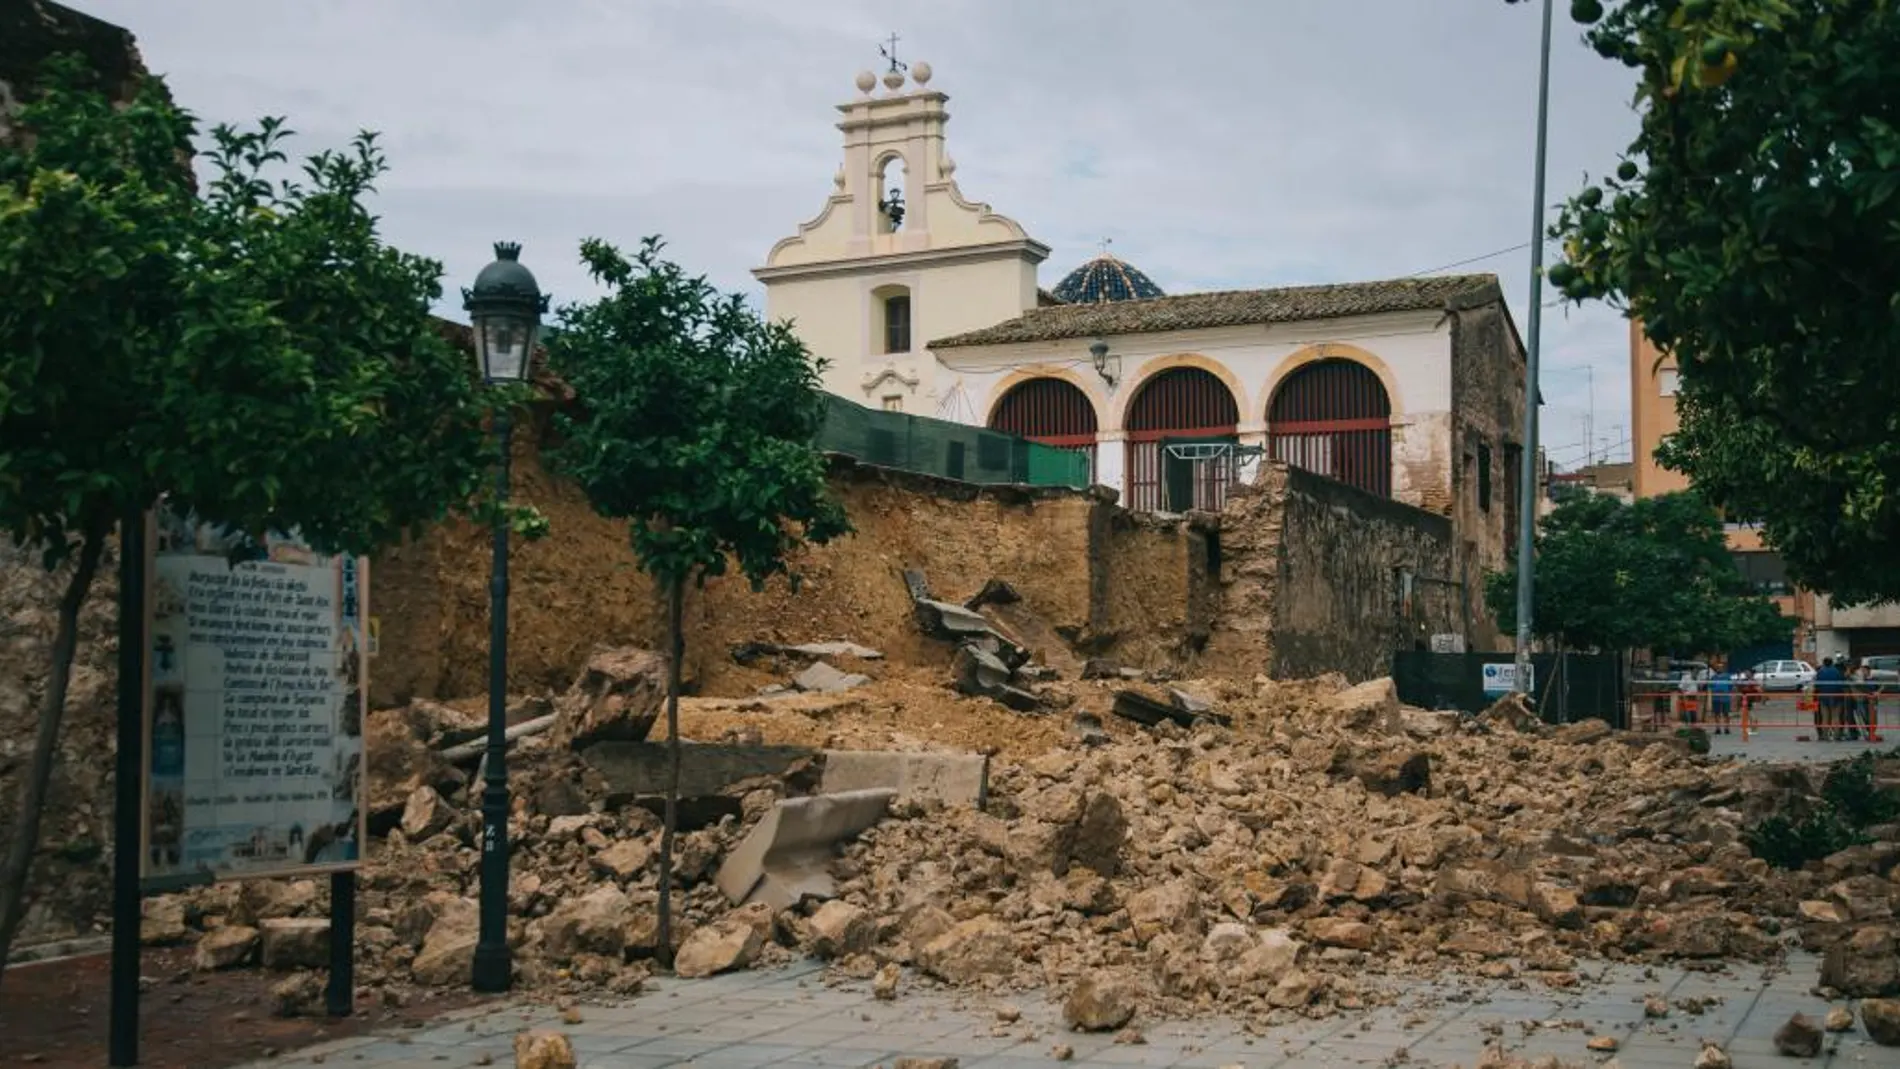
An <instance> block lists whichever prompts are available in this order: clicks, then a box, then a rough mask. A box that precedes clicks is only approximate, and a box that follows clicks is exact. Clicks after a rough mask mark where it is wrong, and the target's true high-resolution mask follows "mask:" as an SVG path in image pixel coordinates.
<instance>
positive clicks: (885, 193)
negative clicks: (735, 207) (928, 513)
mask: <svg viewBox="0 0 1900 1069" xmlns="http://www.w3.org/2000/svg"><path fill="white" fill-rule="evenodd" d="M897 40H898V39H897V38H896V37H895V35H893V37H892V38H891V40H890V41H889V42H887V44H886V46H885V47H884V48H881V49H880V51H881V52H882V53H883V57H884V59H885V60H886V61H887V69H886V70H885V71H884V73H883V74H882V76H879V75H876V74H873V73H872V72H871V71H862V72H860V73H859V74H858V76H857V88H858V94H859V95H858V97H857V99H855V100H853V101H851V102H850V103H847V104H840V105H838V111H839V112H840V114H841V116H842V118H841V119H840V121H839V122H838V124H837V125H838V129H839V130H841V131H843V133H844V158H843V160H842V162H841V163H840V165H839V167H838V170H837V173H836V174H835V175H833V176H832V180H831V183H832V191H831V195H830V197H829V198H828V199H827V200H826V201H825V205H824V208H823V209H822V210H821V211H820V212H819V213H818V215H817V216H816V217H815V218H813V219H812V220H810V221H809V222H806V223H803V224H801V225H800V226H799V227H798V232H797V233H796V234H794V235H792V236H791V237H788V238H785V239H784V240H782V241H780V242H779V243H778V244H776V245H774V246H773V247H772V250H771V252H770V253H769V254H767V256H766V261H765V266H763V267H759V268H755V269H754V270H753V274H754V275H755V276H756V277H757V278H758V279H759V281H760V282H762V283H764V285H765V299H766V314H767V315H768V316H769V317H771V318H772V319H789V320H791V321H792V324H793V328H794V330H796V331H797V333H798V335H799V337H800V338H802V339H803V340H804V342H805V344H806V345H807V346H809V347H810V348H811V350H812V352H813V353H815V354H816V355H818V356H819V357H822V358H823V359H825V360H826V361H828V362H829V366H828V367H827V368H826V370H825V388H826V389H827V390H830V391H831V392H832V393H835V394H838V395H839V396H841V397H845V398H847V399H849V400H852V401H855V402H857V403H859V404H862V405H867V406H869V407H871V408H883V409H890V410H895V411H904V412H910V413H912V414H916V415H925V416H943V417H944V418H960V417H959V416H958V415H957V414H948V413H944V412H941V411H939V409H940V407H941V405H942V403H943V398H944V392H945V389H946V387H947V386H948V385H949V384H950V383H951V382H953V381H954V378H955V376H954V374H953V373H951V372H949V371H948V370H947V369H946V368H944V367H943V366H942V365H941V364H939V363H938V361H937V360H936V358H935V357H933V356H932V355H931V354H930V352H929V350H928V343H929V341H930V340H931V339H932V338H941V337H947V336H949V335H951V334H957V333H961V332H963V331H968V330H975V329H977V328H980V327H986V326H990V325H992V324H994V323H999V322H1001V321H1003V320H1005V319H1010V318H1013V317H1015V316H1018V315H1021V314H1022V313H1023V312H1024V311H1025V310H1026V309H1029V308H1033V307H1035V305H1036V266H1037V265H1038V264H1040V263H1041V262H1042V261H1043V260H1044V259H1046V258H1047V257H1048V255H1049V248H1048V246H1046V245H1044V244H1042V243H1041V242H1039V241H1036V240H1035V239H1033V238H1031V237H1030V236H1029V235H1028V233H1027V232H1026V231H1024V229H1023V228H1022V227H1021V226H1020V225H1018V224H1017V223H1016V222H1015V221H1014V220H1012V219H1009V218H1008V217H1006V216H1002V215H999V214H997V213H996V212H994V211H991V210H990V207H989V205H987V204H980V203H973V202H971V201H968V200H965V199H964V196H963V193H962V191H961V190H960V189H958V188H957V183H956V178H955V175H956V162H955V161H954V160H952V159H951V157H950V154H949V152H948V150H947V149H946V147H945V141H944V126H945V124H946V123H947V122H948V121H949V118H950V116H949V113H948V112H947V111H945V110H944V105H945V104H946V103H947V102H948V101H949V99H950V98H949V97H948V96H947V95H945V94H944V93H942V92H941V91H939V90H936V89H933V88H930V79H931V73H932V72H931V69H930V65H929V64H928V63H923V62H916V63H909V64H906V63H903V62H901V61H899V60H898V58H897V53H896V45H897ZM880 87H881V88H882V90H883V91H882V92H879V89H880Z"/></svg>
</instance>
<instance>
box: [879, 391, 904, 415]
mask: <svg viewBox="0 0 1900 1069" xmlns="http://www.w3.org/2000/svg"><path fill="white" fill-rule="evenodd" d="M903 410H904V395H903V394H901V393H894V394H889V395H887V396H886V397H885V398H884V411H886V412H902V411H903Z"/></svg>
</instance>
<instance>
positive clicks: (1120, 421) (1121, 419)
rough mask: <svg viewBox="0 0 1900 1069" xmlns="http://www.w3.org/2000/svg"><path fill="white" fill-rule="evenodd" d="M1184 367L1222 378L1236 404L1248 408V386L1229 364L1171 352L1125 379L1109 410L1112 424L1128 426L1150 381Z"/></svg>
mask: <svg viewBox="0 0 1900 1069" xmlns="http://www.w3.org/2000/svg"><path fill="white" fill-rule="evenodd" d="M1183 367H1192V368H1199V369H1201V370H1202V371H1205V372H1207V373H1208V374H1210V375H1212V376H1214V377H1215V378H1217V379H1219V380H1220V381H1221V385H1223V386H1226V387H1227V392H1228V394H1229V395H1231V396H1232V397H1233V399H1234V406H1235V407H1236V408H1237V409H1238V410H1239V411H1242V412H1245V411H1247V410H1248V408H1249V405H1248V404H1247V389H1246V387H1244V386H1242V385H1241V383H1240V379H1239V378H1238V377H1237V376H1235V375H1234V373H1233V372H1232V371H1230V370H1228V368H1227V365H1225V364H1223V363H1221V362H1220V361H1218V360H1214V359H1211V358H1209V357H1205V356H1202V355H1201V354H1200V353H1171V354H1169V355H1167V356H1157V357H1155V358H1153V359H1151V360H1149V361H1148V362H1147V363H1145V364H1143V365H1141V368H1140V370H1138V371H1136V372H1135V374H1134V376H1133V377H1132V378H1129V379H1127V380H1124V381H1123V383H1122V385H1121V388H1120V389H1119V390H1117V391H1116V392H1115V395H1116V401H1115V402H1114V409H1113V411H1111V412H1110V413H1109V416H1110V419H1109V422H1108V426H1109V427H1111V428H1114V429H1117V430H1121V429H1126V428H1127V426H1128V411H1129V409H1130V407H1132V406H1133V404H1134V402H1135V399H1136V398H1137V397H1139V396H1141V391H1142V390H1143V389H1144V388H1146V387H1147V385H1148V383H1149V382H1150V381H1152V380H1153V379H1154V378H1155V377H1156V376H1158V375H1160V374H1161V373H1163V372H1165V371H1170V370H1173V369H1174V368H1183Z"/></svg>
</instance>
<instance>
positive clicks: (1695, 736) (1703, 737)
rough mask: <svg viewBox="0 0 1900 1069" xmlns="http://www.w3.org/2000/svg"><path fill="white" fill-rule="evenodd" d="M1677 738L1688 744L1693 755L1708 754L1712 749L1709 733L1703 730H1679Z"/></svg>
mask: <svg viewBox="0 0 1900 1069" xmlns="http://www.w3.org/2000/svg"><path fill="white" fill-rule="evenodd" d="M1676 738H1679V739H1681V740H1683V741H1684V742H1687V743H1688V744H1689V752H1690V753H1692V754H1706V753H1708V752H1709V750H1710V749H1711V744H1710V742H1709V733H1708V732H1706V731H1704V730H1702V729H1701V728H1677V729H1676Z"/></svg>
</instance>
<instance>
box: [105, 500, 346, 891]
mask: <svg viewBox="0 0 1900 1069" xmlns="http://www.w3.org/2000/svg"><path fill="white" fill-rule="evenodd" d="M154 526H155V530H154V531H153V532H152V537H151V538H149V539H148V544H149V545H151V546H152V547H153V550H152V556H151V559H150V560H149V562H148V565H147V568H146V576H147V582H148V588H147V589H148V592H147V603H146V604H147V609H146V614H147V616H146V619H147V628H146V635H147V636H148V639H149V641H150V649H149V650H148V656H147V658H146V675H147V679H148V685H147V686H146V705H145V757H146V762H145V766H146V767H145V813H144V819H143V823H144V827H143V846H144V849H143V852H142V857H143V873H142V875H143V876H144V878H145V880H146V881H147V883H148V884H151V885H163V884H180V883H197V882H206V881H210V880H221V879H235V878H244V877H253V876H283V875H287V874H291V873H307V872H319V871H326V872H327V871H338V870H342V869H349V868H354V867H355V866H356V864H357V862H358V859H359V857H360V851H361V849H362V843H363V842H364V840H365V838H366V835H365V827H364V813H365V809H364V805H363V801H364V792H363V769H364V754H363V721H364V717H365V713H366V711H367V710H366V694H367V689H368V680H367V678H366V663H367V657H366V656H365V653H366V649H367V647H366V643H367V640H368V634H367V628H366V621H367V620H368V608H369V570H368V563H367V561H365V560H362V559H360V558H356V557H338V556H325V555H323V554H319V553H316V552H314V551H313V550H311V548H310V547H309V546H307V545H305V544H304V543H302V542H301V541H299V540H298V539H297V538H296V537H295V536H294V535H281V534H277V533H272V534H270V535H268V536H266V537H265V538H264V540H263V542H262V544H261V545H260V544H258V543H256V542H255V541H253V540H252V539H249V538H247V537H245V536H243V535H242V534H234V533H231V532H227V531H223V530H221V529H217V528H213V527H210V526H207V525H203V524H199V523H197V522H196V521H195V520H194V519H192V518H191V517H186V516H178V515H175V514H172V513H170V512H168V511H166V510H164V509H160V510H159V511H158V512H157V513H156V516H155V523H154Z"/></svg>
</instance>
